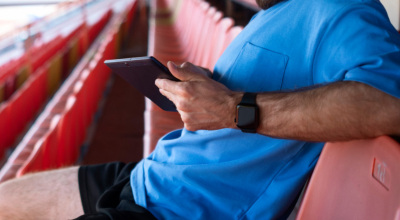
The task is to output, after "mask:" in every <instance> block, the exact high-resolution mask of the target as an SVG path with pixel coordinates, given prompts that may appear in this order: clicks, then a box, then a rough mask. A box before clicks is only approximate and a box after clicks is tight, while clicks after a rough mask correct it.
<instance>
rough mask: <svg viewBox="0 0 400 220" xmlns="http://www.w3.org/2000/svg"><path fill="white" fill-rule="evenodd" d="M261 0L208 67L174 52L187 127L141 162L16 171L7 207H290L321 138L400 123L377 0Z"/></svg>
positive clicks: (161, 210)
mask: <svg viewBox="0 0 400 220" xmlns="http://www.w3.org/2000/svg"><path fill="white" fill-rule="evenodd" d="M257 3H258V4H259V5H260V7H262V8H263V9H265V10H263V11H261V12H260V13H258V14H257V15H256V16H255V17H254V18H253V19H252V21H251V22H250V23H249V24H248V25H247V27H246V28H245V29H244V30H243V32H242V33H241V34H240V35H239V36H238V37H237V38H236V39H235V40H234V42H232V44H231V45H230V46H229V47H228V49H227V50H226V51H225V53H224V54H223V55H222V57H221V58H220V60H219V61H218V63H217V65H216V68H215V70H214V72H213V76H212V79H210V78H209V77H208V76H207V75H208V74H207V72H206V71H204V70H203V69H201V68H199V67H196V66H194V65H192V64H190V63H186V64H184V65H182V66H181V67H177V66H175V65H174V64H173V63H168V67H169V69H170V70H171V72H172V74H174V75H175V76H176V77H177V78H179V79H180V80H181V81H182V82H172V81H168V80H157V81H156V85H157V86H158V87H159V88H160V92H161V93H162V94H164V95H165V96H166V97H168V98H169V99H170V100H172V101H173V102H174V103H175V104H176V106H177V108H178V110H179V113H180V114H181V117H182V120H183V121H184V123H185V129H183V130H178V131H174V132H171V133H169V134H167V135H166V136H164V137H163V138H162V139H161V140H160V141H159V143H158V145H157V148H156V150H155V151H154V152H153V154H152V155H150V156H149V157H148V158H146V159H144V160H142V161H141V162H140V163H138V164H128V165H124V164H120V163H114V164H107V165H100V166H86V167H81V168H77V167H75V168H69V169H64V170H58V171H51V172H45V173H40V174H34V175H30V176H26V177H23V178H20V179H17V180H13V181H9V182H7V183H5V184H3V185H1V186H0V219H71V218H76V217H78V216H80V215H83V214H85V215H84V216H81V217H79V218H78V219H153V218H154V217H156V218H158V219H278V218H281V219H285V218H286V217H287V216H288V214H289V213H290V211H291V207H292V204H293V203H294V202H295V201H296V198H297V196H298V194H299V192H300V191H301V188H302V187H303V185H304V183H305V181H306V180H307V178H308V177H309V174H310V172H311V170H312V169H313V167H314V166H315V163H316V162H317V159H318V156H319V153H320V151H321V149H322V147H323V145H324V143H323V142H326V141H345V140H352V139H359V138H370V137H377V136H380V135H384V134H386V135H400V128H399V124H400V111H399V109H400V100H399V98H400V52H399V46H400V37H399V35H398V33H397V32H396V30H395V29H394V28H393V26H391V24H390V23H389V20H388V17H387V15H386V12H385V10H384V8H383V6H382V5H381V4H380V3H379V2H378V1H376V0H288V1H280V0H258V1H257ZM253 93H256V94H257V95H255V94H253ZM239 103H241V105H240V106H239V107H238V108H239V110H238V111H241V112H239V113H238V116H236V114H237V106H238V104H239ZM254 106H257V107H258V109H259V118H258V117H256V115H257V114H256V113H257V110H256V108H255V107H254ZM246 109H247V110H246ZM235 119H236V123H238V124H239V126H240V128H241V129H242V130H243V131H244V132H242V131H241V130H239V129H238V128H237V126H236V124H235ZM246 120H247V121H246ZM243 121H245V123H243ZM246 124H247V126H246ZM257 124H259V126H257ZM246 132H257V133H258V134H251V133H246ZM134 167H135V168H134ZM78 176H79V177H78ZM81 202H82V206H83V208H82V206H81Z"/></svg>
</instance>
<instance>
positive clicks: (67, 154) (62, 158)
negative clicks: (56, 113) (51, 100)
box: [55, 96, 81, 167]
mask: <svg viewBox="0 0 400 220" xmlns="http://www.w3.org/2000/svg"><path fill="white" fill-rule="evenodd" d="M78 110H79V109H78V105H77V102H76V97H75V96H70V97H69V98H68V100H67V103H66V105H65V109H64V111H63V112H62V113H61V114H60V121H59V123H58V125H57V126H58V134H57V143H58V144H57V145H56V146H55V148H56V149H57V157H56V158H57V167H63V166H69V165H72V164H74V163H75V161H76V160H77V159H78V156H79V147H80V144H81V142H80V141H79V140H78V137H79V134H78V132H79V130H78V129H79V126H78V125H79V122H78V113H79V111H78Z"/></svg>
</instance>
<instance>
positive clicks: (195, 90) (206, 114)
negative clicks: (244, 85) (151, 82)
mask: <svg viewBox="0 0 400 220" xmlns="http://www.w3.org/2000/svg"><path fill="white" fill-rule="evenodd" d="M168 68H169V70H170V71H171V73H172V75H174V76H175V77H176V78H178V79H179V80H181V82H174V81H171V80H167V79H157V80H156V85H157V87H158V88H160V92H161V94H163V95H164V96H166V97H167V98H168V99H169V100H171V101H172V102H173V103H174V104H175V106H176V107H177V109H178V112H179V113H180V115H181V118H182V121H183V122H184V124H185V128H186V129H187V130H189V131H197V130H217V129H222V128H235V127H236V125H235V123H234V119H235V115H236V105H237V104H238V103H239V102H240V99H241V97H242V95H243V94H240V93H236V92H233V91H230V90H229V89H228V88H226V87H225V86H224V85H222V84H221V83H218V82H216V81H214V80H212V79H211V78H210V76H211V72H210V71H207V70H206V69H204V68H201V67H198V66H195V65H193V64H191V63H188V62H186V63H184V64H182V65H181V66H180V67H178V66H176V65H175V64H174V63H172V62H168Z"/></svg>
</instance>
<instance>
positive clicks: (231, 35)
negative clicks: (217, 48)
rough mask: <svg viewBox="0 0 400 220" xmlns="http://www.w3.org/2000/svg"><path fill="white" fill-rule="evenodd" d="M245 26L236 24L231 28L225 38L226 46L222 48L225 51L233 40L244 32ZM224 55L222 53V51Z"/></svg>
mask: <svg viewBox="0 0 400 220" xmlns="http://www.w3.org/2000/svg"><path fill="white" fill-rule="evenodd" d="M242 30H243V27H241V26H236V27H233V28H231V29H230V30H229V32H228V34H227V35H226V38H225V40H224V46H223V48H222V52H223V51H225V49H226V48H227V47H228V46H229V44H231V42H232V41H233V40H234V39H235V38H236V37H237V36H238V35H239V34H240V32H242ZM221 55H222V53H221Z"/></svg>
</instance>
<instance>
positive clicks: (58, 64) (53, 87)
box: [47, 53, 62, 96]
mask: <svg viewBox="0 0 400 220" xmlns="http://www.w3.org/2000/svg"><path fill="white" fill-rule="evenodd" d="M49 65H50V66H49V71H48V75H47V94H48V96H52V95H53V94H54V93H55V92H56V91H57V89H58V87H59V86H60V83H61V75H62V55H61V53H57V54H56V55H54V56H53V58H52V59H51V61H50V63H49Z"/></svg>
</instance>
